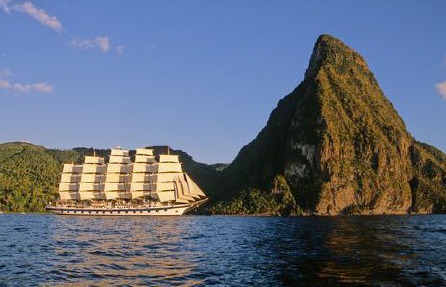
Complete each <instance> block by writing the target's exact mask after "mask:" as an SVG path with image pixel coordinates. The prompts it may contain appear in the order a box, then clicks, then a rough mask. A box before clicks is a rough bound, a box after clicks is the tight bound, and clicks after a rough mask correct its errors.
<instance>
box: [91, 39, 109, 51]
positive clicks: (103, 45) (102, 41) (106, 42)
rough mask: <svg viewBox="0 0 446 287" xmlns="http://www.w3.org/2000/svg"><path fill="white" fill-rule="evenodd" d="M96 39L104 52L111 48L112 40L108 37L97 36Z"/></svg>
mask: <svg viewBox="0 0 446 287" xmlns="http://www.w3.org/2000/svg"><path fill="white" fill-rule="evenodd" d="M94 40H95V42H96V45H98V47H99V48H100V49H101V50H102V52H104V53H106V52H108V50H110V41H109V40H108V37H97V38H96V39H94Z"/></svg>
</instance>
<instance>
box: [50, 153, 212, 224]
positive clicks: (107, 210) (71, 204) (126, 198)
mask: <svg viewBox="0 0 446 287" xmlns="http://www.w3.org/2000/svg"><path fill="white" fill-rule="evenodd" d="M207 200H208V198H207V196H206V195H205V194H204V192H203V191H202V190H201V189H200V187H199V186H198V185H197V184H196V183H195V182H194V181H193V180H192V179H191V178H190V177H189V176H188V175H187V174H186V173H185V172H184V171H183V168H182V164H181V163H180V161H179V156H178V155H172V154H169V152H167V154H160V155H158V156H155V155H154V152H153V149H149V148H137V149H136V154H135V159H134V161H133V162H132V161H131V157H130V155H129V151H128V150H123V149H121V148H114V149H112V150H111V154H110V157H109V161H108V163H105V160H104V158H103V157H99V156H96V155H93V156H85V159H84V163H83V164H73V163H66V164H64V166H63V170H62V175H61V180H60V184H59V199H58V201H56V202H54V203H50V204H49V205H47V206H46V209H47V210H48V211H51V212H53V213H56V214H61V215H97V216H99V215H101V216H102V215H182V214H184V213H187V212H188V211H191V210H193V209H195V208H197V207H198V206H200V205H201V204H203V203H204V202H206V201H207Z"/></svg>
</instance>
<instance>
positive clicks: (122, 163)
mask: <svg viewBox="0 0 446 287" xmlns="http://www.w3.org/2000/svg"><path fill="white" fill-rule="evenodd" d="M129 171H131V161H130V156H129V151H128V150H123V149H120V148H115V149H112V151H111V154H110V157H109V164H108V165H107V173H106V177H105V184H104V193H105V197H106V198H107V199H130V198H131V194H130V181H131V180H130V178H131V175H130V173H129Z"/></svg>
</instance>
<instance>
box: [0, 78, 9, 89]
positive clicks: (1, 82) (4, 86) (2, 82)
mask: <svg viewBox="0 0 446 287" xmlns="http://www.w3.org/2000/svg"><path fill="white" fill-rule="evenodd" d="M10 87H11V84H10V83H9V81H6V80H0V88H2V89H9V88H10Z"/></svg>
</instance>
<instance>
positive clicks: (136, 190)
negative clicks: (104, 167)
mask: <svg viewBox="0 0 446 287" xmlns="http://www.w3.org/2000/svg"><path fill="white" fill-rule="evenodd" d="M155 163H156V160H155V157H154V156H153V150H152V149H146V148H137V149H136V155H135V162H134V163H133V172H132V177H131V183H130V194H131V197H132V198H143V197H149V196H151V195H152V180H151V175H152V174H154V173H156V172H157V170H158V165H157V164H155Z"/></svg>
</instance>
